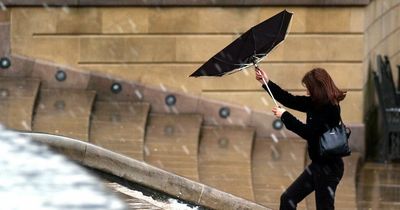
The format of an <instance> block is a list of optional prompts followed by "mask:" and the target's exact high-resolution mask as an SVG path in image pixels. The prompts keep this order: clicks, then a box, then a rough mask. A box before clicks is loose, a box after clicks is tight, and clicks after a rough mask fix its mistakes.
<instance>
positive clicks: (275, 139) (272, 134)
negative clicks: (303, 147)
mask: <svg viewBox="0 0 400 210" xmlns="http://www.w3.org/2000/svg"><path fill="white" fill-rule="evenodd" d="M270 136H271V138H272V140H273V141H274V142H275V143H278V142H279V139H278V137H276V135H275V134H274V133H271V135H270Z"/></svg>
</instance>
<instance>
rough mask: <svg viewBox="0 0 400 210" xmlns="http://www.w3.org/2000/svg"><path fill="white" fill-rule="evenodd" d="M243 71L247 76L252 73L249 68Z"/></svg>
mask: <svg viewBox="0 0 400 210" xmlns="http://www.w3.org/2000/svg"><path fill="white" fill-rule="evenodd" d="M243 73H244V75H245V76H246V77H247V76H249V75H250V73H249V71H248V70H247V69H246V70H244V71H243Z"/></svg>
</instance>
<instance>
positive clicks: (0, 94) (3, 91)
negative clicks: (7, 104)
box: [0, 89, 10, 98]
mask: <svg viewBox="0 0 400 210" xmlns="http://www.w3.org/2000/svg"><path fill="white" fill-rule="evenodd" d="M9 95H10V92H9V91H8V89H0V97H1V98H6V97H8V96H9Z"/></svg>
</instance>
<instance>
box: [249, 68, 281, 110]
mask: <svg viewBox="0 0 400 210" xmlns="http://www.w3.org/2000/svg"><path fill="white" fill-rule="evenodd" d="M255 68H256V69H258V70H260V69H259V68H258V66H257V65H255ZM261 78H262V80H263V82H264V84H265V86H266V87H267V90H268V92H269V94H270V95H271V97H272V100H273V101H274V103H275V105H276V106H277V107H280V106H279V105H278V103H277V102H276V100H275V97H274V95H273V94H272V92H271V89H269V87H268V84H267V81H265V79H264V77H261Z"/></svg>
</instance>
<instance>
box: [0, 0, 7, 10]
mask: <svg viewBox="0 0 400 210" xmlns="http://www.w3.org/2000/svg"><path fill="white" fill-rule="evenodd" d="M0 7H1V10H3V11H6V10H7V8H6V6H5V5H4V4H3V2H1V1H0Z"/></svg>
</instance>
